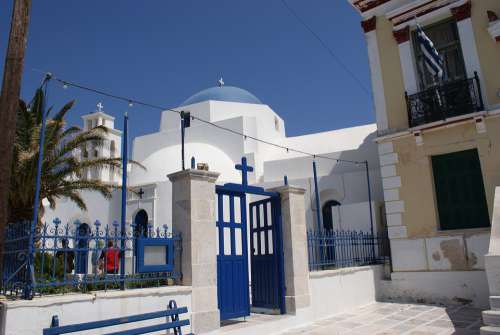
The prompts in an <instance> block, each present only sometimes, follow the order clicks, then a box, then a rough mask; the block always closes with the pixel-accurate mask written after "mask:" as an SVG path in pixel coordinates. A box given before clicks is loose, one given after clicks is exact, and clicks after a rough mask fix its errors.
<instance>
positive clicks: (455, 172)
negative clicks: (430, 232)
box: [432, 149, 490, 230]
mask: <svg viewBox="0 0 500 335" xmlns="http://www.w3.org/2000/svg"><path fill="white" fill-rule="evenodd" d="M432 169H433V172H434V185H435V190H436V200H437V207H438V211H439V222H440V228H441V230H450V229H468V228H480V227H489V225H490V218H489V214H488V205H487V203H486V196H485V192H484V183H483V175H482V172H481V164H480V162H479V155H478V153H477V150H476V149H472V150H465V151H459V152H454V153H450V154H445V155H438V156H433V157H432Z"/></svg>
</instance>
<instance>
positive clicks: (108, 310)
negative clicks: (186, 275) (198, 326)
mask: <svg viewBox="0 0 500 335" xmlns="http://www.w3.org/2000/svg"><path fill="white" fill-rule="evenodd" d="M171 299H174V300H175V301H176V302H177V305H178V306H179V307H184V306H186V307H188V311H189V312H191V288H190V287H186V286H184V287H181V286H170V287H160V288H148V289H136V290H128V291H108V292H94V293H89V294H68V295H64V296H51V297H49V296H47V297H42V298H35V299H33V300H17V301H2V302H0V313H1V314H0V320H2V322H1V323H0V335H40V334H42V329H43V328H46V327H49V326H50V322H51V320H52V316H53V315H57V316H58V317H59V324H60V325H68V324H73V323H82V322H90V321H98V320H104V319H110V318H116V317H125V316H129V315H133V314H142V313H148V312H157V311H161V310H165V309H166V308H167V305H168V302H169V301H170V300H171ZM186 318H189V314H187V315H186ZM155 321H156V322H157V323H158V322H159V321H162V319H156V320H154V321H153V322H155ZM148 324H151V323H146V322H142V323H135V327H137V326H140V325H148ZM128 327H130V325H126V326H123V327H112V328H111V327H110V328H105V329H104V330H100V331H99V330H96V331H91V332H90V334H105V333H108V332H110V331H111V330H123V329H127V328H128ZM186 328H189V327H186ZM186 328H185V330H188V329H186ZM85 334H89V332H86V333H85Z"/></svg>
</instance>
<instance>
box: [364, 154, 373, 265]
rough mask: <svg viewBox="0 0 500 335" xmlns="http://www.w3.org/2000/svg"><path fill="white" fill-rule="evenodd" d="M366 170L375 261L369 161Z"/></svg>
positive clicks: (366, 163) (366, 162)
mask: <svg viewBox="0 0 500 335" xmlns="http://www.w3.org/2000/svg"><path fill="white" fill-rule="evenodd" d="M363 163H364V164H365V169H366V182H367V184H368V208H369V209H370V229H371V233H372V253H373V259H375V232H374V228H373V209H372V187H371V184H370V169H369V167H368V160H366V161H364V162H363Z"/></svg>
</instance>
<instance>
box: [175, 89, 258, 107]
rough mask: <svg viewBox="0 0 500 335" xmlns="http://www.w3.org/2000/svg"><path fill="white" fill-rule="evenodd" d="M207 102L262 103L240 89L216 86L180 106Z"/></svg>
mask: <svg viewBox="0 0 500 335" xmlns="http://www.w3.org/2000/svg"><path fill="white" fill-rule="evenodd" d="M208 100H216V101H228V102H241V103H245V104H259V105H261V104H262V102H261V101H260V100H259V99H258V98H257V97H256V96H255V95H253V94H252V93H250V92H248V91H245V90H243V89H241V88H238V87H234V86H220V87H219V86H216V87H211V88H207V89H205V90H203V91H200V92H198V93H196V94H194V95H192V96H191V97H189V98H188V99H187V100H186V101H184V102H183V103H182V104H181V106H187V105H192V104H195V103H198V102H202V101H208Z"/></svg>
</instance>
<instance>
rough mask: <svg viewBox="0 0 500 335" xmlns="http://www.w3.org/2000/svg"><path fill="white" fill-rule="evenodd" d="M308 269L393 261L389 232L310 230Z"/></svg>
mask: <svg viewBox="0 0 500 335" xmlns="http://www.w3.org/2000/svg"><path fill="white" fill-rule="evenodd" d="M307 242H308V253H309V270H310V271H320V270H327V269H337V268H345V267H352V266H363V265H373V264H383V263H385V262H390V245H389V239H388V237H387V234H386V233H381V234H375V235H372V234H371V233H366V232H362V231H361V232H356V231H333V230H329V231H322V232H319V233H317V232H312V231H310V232H308V233H307Z"/></svg>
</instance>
